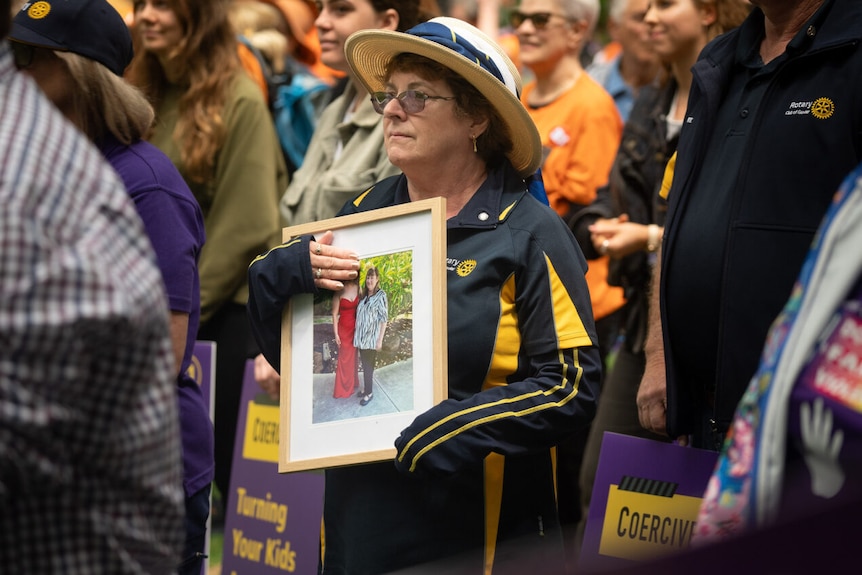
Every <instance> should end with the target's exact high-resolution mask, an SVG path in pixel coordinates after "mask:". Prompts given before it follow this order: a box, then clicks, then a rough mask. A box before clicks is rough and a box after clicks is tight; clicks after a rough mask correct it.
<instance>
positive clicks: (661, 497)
mask: <svg viewBox="0 0 862 575" xmlns="http://www.w3.org/2000/svg"><path fill="white" fill-rule="evenodd" d="M717 457H718V453H716V452H713V451H707V450H704V449H695V448H692V447H680V446H679V445H676V444H674V443H662V442H660V441H653V440H650V439H643V438H639V437H631V436H628V435H621V434H618V433H611V432H605V435H604V437H603V439H602V449H601V453H600V455H599V464H598V467H597V469H596V479H595V484H594V487H593V495H592V499H591V500H590V509H589V514H588V516H587V523H586V528H585V529H584V539H583V543H582V545H581V552H580V557H579V561H580V566H581V567H582V568H584V569H587V570H592V569H604V568H611V567H621V566H624V565H631V564H632V563H634V562H636V560H635V559H632V558H631V557H632V556H635V555H637V553H645V554H648V553H650V546H651V545H652V546H653V548H654V549H658V550H659V551H658V552H659V553H664V552H670V550H671V549H677V550H678V549H682V548H686V547H687V540H688V538H689V537H690V535H691V533H692V532H693V530H694V518H693V517H691V509H692V506H693V505H696V504H697V500H698V499H700V498H702V497H703V492H704V491H705V490H706V484H707V482H708V481H709V477H710V476H711V475H712V471H713V469H714V467H715V462H716V459H717ZM621 493H623V494H624V495H623V496H624V497H628V496H631V497H632V498H635V499H638V502H639V503H640V505H641V506H640V507H639V506H637V505H625V506H622V507H619V506H615V505H609V500H610V498H611V496H613V497H614V498H615V501H616V500H618V499H619V497H620V494H621ZM671 494H672V495H671ZM695 498H696V499H695ZM680 501H682V503H680ZM681 505H682V507H685V508H686V511H688V513H687V514H686V513H681V512H680V506H681ZM663 510H664V511H663ZM695 511H696V508H695ZM609 512H611V513H613V515H614V516H613V517H607V518H606V515H607V513H609ZM694 515H695V517H696V512H695V514H694ZM606 519H607V521H612V522H613V531H612V533H611V535H613V536H619V540H618V541H608V540H607V539H608V538H609V531H608V529H609V528H608V527H607V526H606V525H605V523H606ZM603 536H604V537H605V538H606V539H605V541H603V540H602V538H603ZM626 546H630V547H632V548H634V547H635V546H640V549H636V552H633V553H631V555H630V556H629V558H623V557H622V555H629V554H628V553H619V552H617V553H608V551H607V549H608V548H609V547H612V548H615V549H616V550H617V551H618V550H619V549H621V548H623V549H624V548H626ZM648 558H649V557H647V556H644V557H643V559H644V560H645V559H648Z"/></svg>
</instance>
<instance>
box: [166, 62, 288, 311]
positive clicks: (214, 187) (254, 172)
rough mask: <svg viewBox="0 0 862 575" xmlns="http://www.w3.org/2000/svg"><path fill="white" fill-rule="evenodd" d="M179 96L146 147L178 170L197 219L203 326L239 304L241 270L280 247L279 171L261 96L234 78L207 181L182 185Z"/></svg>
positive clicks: (283, 178) (244, 283)
mask: <svg viewBox="0 0 862 575" xmlns="http://www.w3.org/2000/svg"><path fill="white" fill-rule="evenodd" d="M181 95H182V88H180V87H179V86H171V87H170V88H169V89H168V91H167V93H166V94H165V97H164V99H163V101H162V103H161V105H160V106H159V108H158V110H157V111H156V113H157V120H156V127H155V131H154V133H153V136H152V138H151V139H150V140H151V142H152V143H153V144H155V145H156V146H157V147H158V148H159V149H161V150H162V151H163V152H164V153H165V154H167V155H168V157H170V159H171V161H173V163H174V165H176V166H177V168H179V170H180V173H182V174H183V177H184V178H185V179H186V182H187V183H188V184H189V187H190V188H191V190H192V192H193V193H194V195H195V198H197V200H198V202H199V203H200V205H201V210H202V211H203V214H204V228H205V230H206V235H207V239H206V243H205V244H204V247H203V250H202V251H201V256H200V264H199V268H200V278H201V322H202V323H203V322H206V321H207V320H208V319H209V318H211V317H212V316H213V315H214V314H215V313H216V312H217V311H218V310H219V308H221V306H222V305H224V304H225V303H228V302H234V303H239V304H242V305H245V304H246V301H247V300H248V264H249V263H250V262H251V260H252V259H254V258H255V256H257V255H258V254H260V253H263V252H265V251H266V250H267V249H269V248H270V247H272V246H273V245H277V244H279V243H281V225H280V222H279V216H278V198H279V196H280V195H281V193H282V191H283V190H284V189H285V187H286V186H287V169H286V167H285V165H284V157H283V156H282V153H281V148H280V147H279V143H278V138H277V136H276V134H275V128H274V126H273V122H272V117H271V116H270V113H269V110H268V109H267V106H266V102H265V101H264V99H263V95H262V94H261V93H260V89H259V88H258V87H257V86H256V85H255V84H254V83H253V82H252V81H251V80H250V79H249V78H248V77H246V76H245V75H244V74H240V75H238V76H237V79H236V80H235V81H234V84H233V87H232V91H231V94H230V96H229V99H228V101H227V103H226V104H225V110H224V121H225V126H226V128H227V138H226V140H225V142H224V145H223V146H222V148H221V150H219V152H218V155H217V158H216V166H215V177H214V178H213V180H212V181H211V182H210V183H209V184H197V183H195V182H192V181H190V179H189V178H188V177H187V174H186V172H185V169H184V166H183V164H182V162H181V161H180V150H179V147H178V146H177V143H176V142H175V141H174V139H173V132H174V127H175V126H176V122H177V117H178V105H179V99H180V96H181Z"/></svg>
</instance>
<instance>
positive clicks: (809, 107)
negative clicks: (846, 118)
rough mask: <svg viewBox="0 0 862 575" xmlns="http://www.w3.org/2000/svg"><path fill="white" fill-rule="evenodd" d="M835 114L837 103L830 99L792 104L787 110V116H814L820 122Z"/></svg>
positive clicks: (785, 113)
mask: <svg viewBox="0 0 862 575" xmlns="http://www.w3.org/2000/svg"><path fill="white" fill-rule="evenodd" d="M834 113H835V102H833V101H832V100H830V99H829V98H817V99H816V100H803V101H799V102H790V105H789V106H787V110H785V112H784V115H785V116H809V115H810V116H814V117H815V118H817V119H818V120H826V119H828V118H831V117H832V115H833V114H834Z"/></svg>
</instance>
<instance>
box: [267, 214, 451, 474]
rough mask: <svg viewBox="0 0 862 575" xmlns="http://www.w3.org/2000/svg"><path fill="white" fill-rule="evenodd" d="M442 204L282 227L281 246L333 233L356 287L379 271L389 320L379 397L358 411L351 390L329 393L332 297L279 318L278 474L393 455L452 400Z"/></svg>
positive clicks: (294, 304) (295, 305)
mask: <svg viewBox="0 0 862 575" xmlns="http://www.w3.org/2000/svg"><path fill="white" fill-rule="evenodd" d="M445 206H446V203H445V199H444V198H433V199H430V200H422V201H417V202H411V203H408V204H400V205H396V206H391V207H387V208H382V209H378V210H371V211H368V212H362V213H359V214H352V215H349V216H342V217H338V218H333V219H329V220H322V221H318V222H312V223H308V224H302V225H298V226H292V227H288V228H284V230H283V237H284V239H285V241H286V240H287V239H289V238H292V237H296V236H300V235H305V234H312V235H320V234H323V233H324V232H326V231H328V230H331V231H332V232H333V234H334V239H333V242H332V245H334V246H339V247H349V248H350V249H351V250H353V251H355V252H356V253H357V254H358V255H359V258H360V261H361V263H362V271H360V277H359V280H360V286H361V285H362V281H363V280H364V270H365V269H367V267H368V265H369V264H370V265H374V266H375V267H377V268H378V270H380V271H379V277H380V279H379V283H380V289H382V290H383V291H384V292H385V291H386V290H387V289H388V290H389V292H387V300H388V308H389V321H388V323H387V329H386V332H385V337H384V339H383V349H382V350H381V351H380V352H378V358H377V362H376V366H377V367H375V369H374V371H373V377H374V388H373V390H374V397H373V400H372V401H370V402H367V403H366V404H365V405H362V404H360V400H361V398H360V397H359V396H357V395H356V393H355V392H354V393H352V394H351V395H350V396H348V397H339V398H336V397H333V390H334V385H335V373H334V372H335V370H336V368H337V359H335V360H334V359H333V355H334V353H333V352H336V353H337V351H338V348H337V345H334V339H332V340H330V339H327V338H328V337H333V338H334V330H335V329H337V327H336V326H334V325H333V319H332V316H331V315H330V316H329V318H327V317H326V315H325V312H324V311H323V310H325V309H326V307H327V304H326V302H327V298H328V299H329V301H330V306H331V304H332V292H328V291H324V290H321V292H320V294H323V297H321V295H320V294H318V296H317V297H316V298H315V296H314V295H312V294H302V295H299V296H295V297H293V298H292V299H291V301H290V302H289V304H288V306H287V307H286V310H285V317H284V321H283V322H282V352H281V397H280V399H281V401H280V408H279V409H280V414H279V415H280V419H279V458H278V463H279V465H278V470H279V473H289V472H294V471H306V470H311V469H322V468H328V467H338V466H344V465H354V464H359V463H369V462H375V461H385V460H387V459H393V458H394V457H395V453H396V450H395V447H394V443H395V439H396V438H397V437H398V435H399V434H400V432H401V431H402V430H403V429H404V428H406V427H407V426H408V425H409V424H410V423H412V421H413V420H414V419H415V417H416V416H417V415H419V414H420V413H422V412H424V411H426V410H428V409H430V408H431V407H433V406H434V405H436V404H437V403H439V402H441V401H442V400H443V399H444V398H445V397H446V390H447V379H448V372H447V363H448V362H447V356H448V351H447V333H446V275H445V273H446V270H445V261H446V219H445V213H446V207H445ZM389 276H391V277H389ZM341 301H343V300H339V304H340V302H341ZM330 314H331V312H330ZM396 321H397V322H398V323H397V324H396ZM327 334H329V335H327ZM333 346H334V347H335V349H333ZM356 355H357V362H356V363H357V364H358V365H357V369H359V367H358V366H359V365H361V362H359V361H358V359H359V358H358V356H359V355H360V353H359V350H356ZM348 356H349V351H346V352H345V357H348ZM387 362H389V363H387ZM345 365H346V364H345ZM343 369H345V368H343ZM369 372H371V371H370V370H369ZM363 375H364V374H357V381H358V383H359V389H362V385H363V384H362V379H363ZM342 387H343V386H342Z"/></svg>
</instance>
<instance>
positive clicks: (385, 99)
mask: <svg viewBox="0 0 862 575" xmlns="http://www.w3.org/2000/svg"><path fill="white" fill-rule="evenodd" d="M454 99H455V96H429V95H428V94H426V93H425V92H420V91H418V90H405V91H404V92H401V93H400V94H398V95H397V96H396V95H395V93H394V92H374V93H373V94H371V105H372V106H374V111H375V112H377V113H378V114H382V113H383V109H384V108H385V107H386V105H387V104H388V103H389V102H391V101H392V100H398V103H399V104H401V107H402V108H403V109H404V111H405V112H407V113H408V114H418V113H419V112H421V111H422V110H424V109H425V102H426V101H428V100H454Z"/></svg>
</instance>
